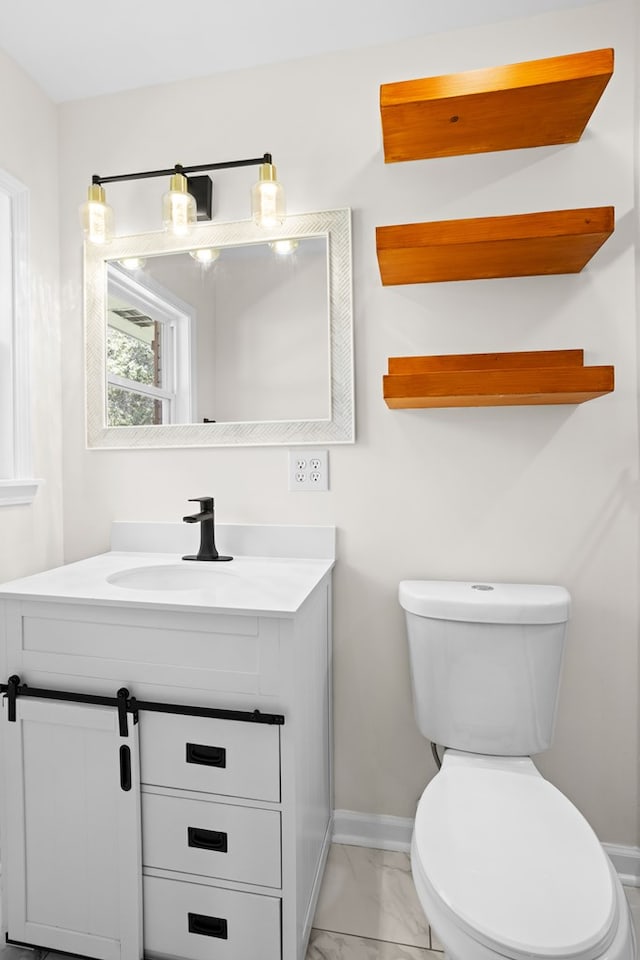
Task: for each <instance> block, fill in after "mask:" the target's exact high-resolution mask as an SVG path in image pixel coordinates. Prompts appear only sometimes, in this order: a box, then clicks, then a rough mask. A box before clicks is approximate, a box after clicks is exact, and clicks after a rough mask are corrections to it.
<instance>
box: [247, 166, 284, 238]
mask: <svg viewBox="0 0 640 960" xmlns="http://www.w3.org/2000/svg"><path fill="white" fill-rule="evenodd" d="M251 211H252V214H253V219H254V221H255V223H256V224H257V225H258V226H259V227H267V228H268V227H279V226H280V224H282V223H284V218H285V216H286V214H285V206H284V190H283V189H282V184H281V183H278V181H277V180H276V168H275V167H274V165H273V164H272V163H263V164H261V166H260V177H259V180H258V182H257V183H254V185H253V187H252V188H251Z"/></svg>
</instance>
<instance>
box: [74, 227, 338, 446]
mask: <svg viewBox="0 0 640 960" xmlns="http://www.w3.org/2000/svg"><path fill="white" fill-rule="evenodd" d="M84 269H85V272H84V295H85V325H86V397H87V445H88V446H89V447H97V448H137V447H142V448H145V447H210V446H228V445H239V446H251V445H277V444H282V445H297V444H305V443H311V444H318V443H352V442H353V440H354V401H353V307H352V271H351V212H350V210H348V209H343V210H325V211H320V212H317V213H306V214H298V215H294V216H290V217H287V219H286V220H285V222H284V224H283V225H282V226H281V227H279V228H276V229H274V230H270V231H269V232H268V233H265V231H264V230H262V229H260V228H259V227H257V226H255V224H254V223H253V221H250V220H241V221H233V222H226V223H216V222H208V223H206V224H200V225H198V226H196V227H195V228H194V229H193V231H192V233H191V234H190V236H189V237H188V239H187V238H182V237H174V236H171V235H169V234H166V233H149V234H141V235H138V236H131V237H118V238H116V239H114V240H112V241H111V243H109V244H108V245H106V246H104V247H100V246H96V245H91V244H86V245H85V262H84Z"/></svg>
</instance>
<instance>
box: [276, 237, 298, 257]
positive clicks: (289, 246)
mask: <svg viewBox="0 0 640 960" xmlns="http://www.w3.org/2000/svg"><path fill="white" fill-rule="evenodd" d="M269 246H270V247H271V249H272V250H273V252H274V253H277V254H278V255H279V256H280V257H288V256H289V255H290V254H292V253H293V252H294V250H296V249H297V246H298V241H297V240H272V242H271V243H270V244H269Z"/></svg>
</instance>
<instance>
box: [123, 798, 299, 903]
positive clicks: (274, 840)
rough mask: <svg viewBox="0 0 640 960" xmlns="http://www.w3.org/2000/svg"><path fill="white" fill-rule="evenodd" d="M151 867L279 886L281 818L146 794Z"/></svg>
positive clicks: (145, 857) (146, 856)
mask: <svg viewBox="0 0 640 960" xmlns="http://www.w3.org/2000/svg"><path fill="white" fill-rule="evenodd" d="M142 862H143V865H144V866H145V867H156V868H158V869H164V870H178V871H180V872H182V873H193V874H200V875H201V876H205V877H217V878H220V879H221V880H237V881H239V882H241V883H255V884H258V885H262V886H267V887H279V886H280V881H281V873H280V814H279V813H278V812H277V811H275V810H256V809H254V808H253V807H239V806H233V805H232V804H228V803H211V802H210V801H206V800H185V799H183V798H182V797H167V796H163V795H161V794H157V793H143V794H142Z"/></svg>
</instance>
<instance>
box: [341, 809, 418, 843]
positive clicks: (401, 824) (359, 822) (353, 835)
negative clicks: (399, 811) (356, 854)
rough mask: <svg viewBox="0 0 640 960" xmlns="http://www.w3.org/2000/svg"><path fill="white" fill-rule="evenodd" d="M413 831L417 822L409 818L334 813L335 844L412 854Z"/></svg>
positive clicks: (343, 811)
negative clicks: (414, 823)
mask: <svg viewBox="0 0 640 960" xmlns="http://www.w3.org/2000/svg"><path fill="white" fill-rule="evenodd" d="M412 831H413V819H411V818H409V817H391V816H386V815H384V814H373V813H355V812H354V811H353V810H334V811H333V842H334V843H346V844H349V845H350V846H354V847H375V848H376V849H377V850H402V851H403V852H404V853H408V852H409V850H410V848H411V833H412Z"/></svg>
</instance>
